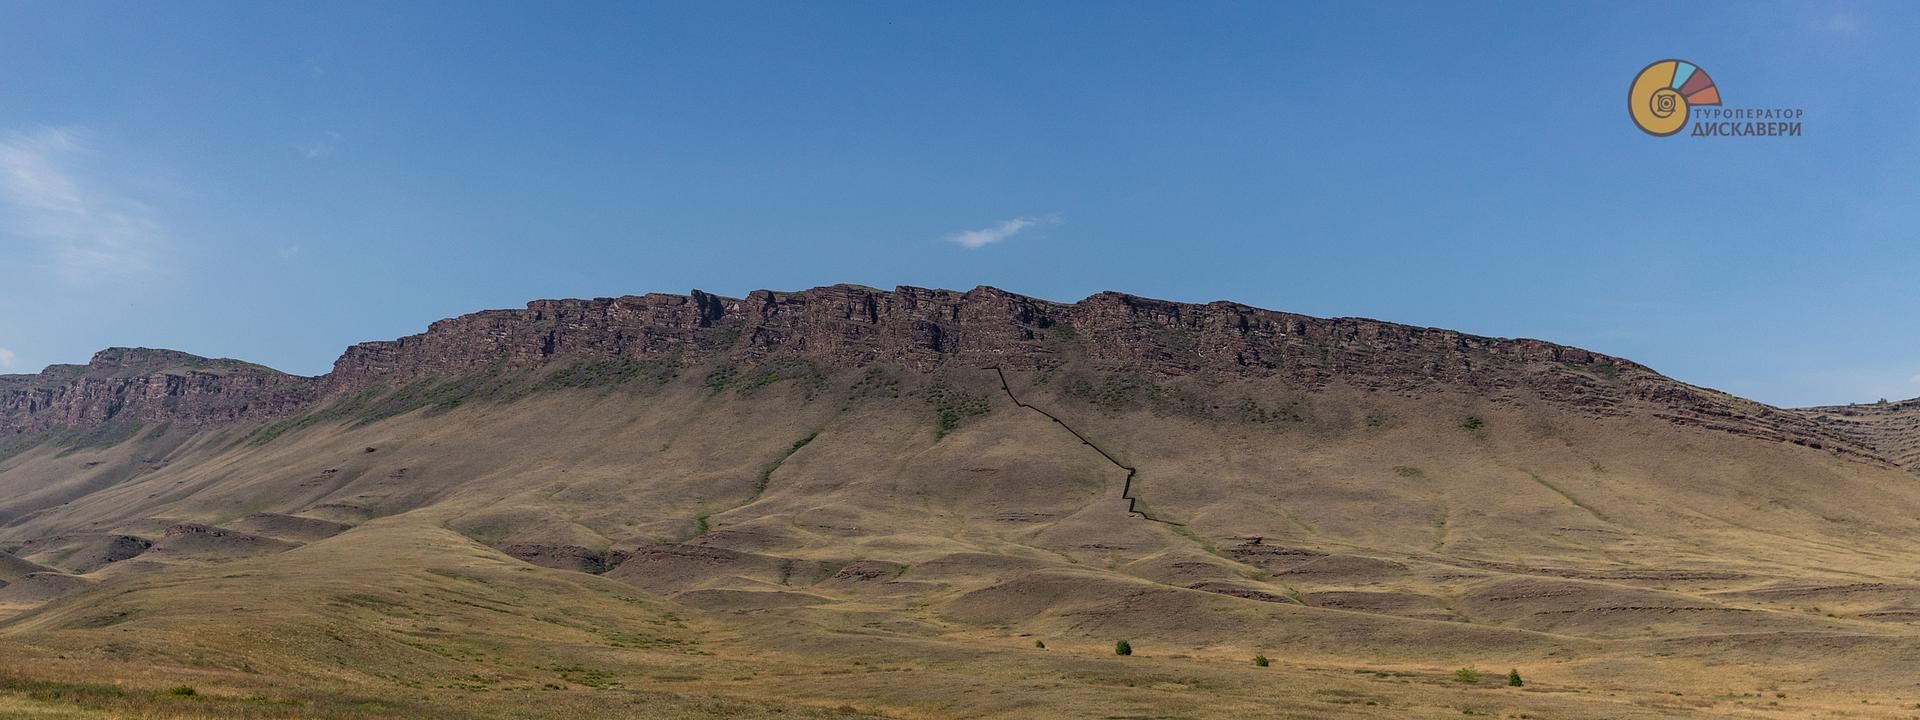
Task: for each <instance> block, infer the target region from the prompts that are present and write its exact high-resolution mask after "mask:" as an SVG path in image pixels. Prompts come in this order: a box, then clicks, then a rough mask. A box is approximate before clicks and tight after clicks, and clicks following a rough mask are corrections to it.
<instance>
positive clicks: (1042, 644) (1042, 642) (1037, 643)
mask: <svg viewBox="0 0 1920 720" xmlns="http://www.w3.org/2000/svg"><path fill="white" fill-rule="evenodd" d="M1033 646H1034V647H1037V648H1040V649H1041V650H1045V649H1047V641H1045V640H1035V641H1033Z"/></svg>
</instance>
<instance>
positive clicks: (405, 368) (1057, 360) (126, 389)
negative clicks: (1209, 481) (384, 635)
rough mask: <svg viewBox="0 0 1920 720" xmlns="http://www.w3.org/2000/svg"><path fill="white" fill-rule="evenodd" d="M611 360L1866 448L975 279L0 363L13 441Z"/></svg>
mask: <svg viewBox="0 0 1920 720" xmlns="http://www.w3.org/2000/svg"><path fill="white" fill-rule="evenodd" d="M600 358H625V359H628V360H632V361H636V362H651V363H662V364H675V365H682V366H693V365H718V364H722V363H731V364H740V365H754V364H759V363H763V362H767V361H769V360H790V359H802V360H807V361H811V362H814V363H817V364H820V365H823V366H827V367H838V368H858V367H865V366H872V365H891V366H898V367H905V368H911V369H915V370H921V371H931V370H934V369H937V368H940V367H943V366H956V367H969V368H979V367H986V366H992V365H998V366H1001V367H1005V368H1007V369H1010V370H1034V369H1043V368H1049V367H1054V366H1057V365H1060V364H1063V363H1065V362H1067V361H1068V360H1070V359H1072V360H1079V361H1083V362H1086V363H1089V364H1091V365H1092V366H1093V367H1095V368H1098V369H1101V370H1107V371H1115V372H1131V373H1139V374H1143V375H1147V376H1156V377H1173V376H1188V375H1200V376H1208V377H1218V378H1222V379H1225V378H1233V377H1251V378H1277V379H1282V380H1285V381H1287V382H1289V383H1292V384H1294V385H1297V386H1300V387H1303V388H1317V387H1321V386H1324V385H1326V384H1328V383H1331V382H1335V381H1338V382H1342V383H1347V384H1351V385H1355V386H1359V387H1364V388H1372V389H1378V390H1392V391H1418V390H1421V389H1424V388H1429V387H1433V386H1446V387H1450V388H1453V389H1457V390H1463V391H1467V392H1474V393H1478V394H1483V395H1488V396H1492V397H1495V398H1499V397H1503V396H1507V395H1511V394H1514V393H1519V392H1525V393H1530V394H1534V395H1537V396H1539V397H1542V398H1545V399H1547V400H1549V401H1553V402H1557V403H1562V404H1565V405H1566V406H1568V407H1570V408H1574V409H1576V410H1578V411H1581V412H1586V413H1591V414H1599V415H1610V414H1620V413H1624V412H1629V411H1631V408H1630V406H1641V407H1643V408H1644V409H1646V410H1648V411H1650V412H1653V413H1654V414H1656V415H1659V416H1660V417H1663V418H1666V419H1668V420H1670V421H1672V422H1675V423H1679V424H1687V425H1697V426H1704V427H1711V428H1715V429H1720V430H1725V431H1727V432H1734V433H1739V434H1744V435H1751V436H1755V437H1763V438H1769V439H1775V440H1781V441H1787V442H1795V443H1799V444H1803V445H1808V446H1812V447H1821V448H1828V449H1833V450H1835V451H1837V452H1843V453H1853V454H1861V455H1868V454H1871V452H1872V451H1870V450H1866V449H1863V448H1862V445H1863V443H1864V441H1863V440H1861V439H1860V438H1859V436H1857V435H1843V434H1840V433H1837V432H1836V431H1834V430H1832V429H1829V428H1825V427H1822V426H1821V425H1820V424H1818V423H1816V422H1814V420H1813V419H1811V418H1810V417H1807V416H1804V415H1801V414H1798V413H1795V412H1790V411H1783V410H1779V409H1777V408H1772V407H1769V406H1766V405H1762V404H1759V403H1754V402H1749V401H1746V400H1741V399H1739V398H1734V397H1731V396H1728V395H1725V394H1722V393H1717V392H1713V391H1710V390H1704V389H1701V388H1696V387H1693V386H1690V385H1686V384H1684V383H1680V382H1678V381H1674V380H1672V379H1669V378H1666V377H1663V376H1661V375H1659V374H1657V373H1654V372H1653V371H1651V370H1649V369H1647V368H1645V367H1642V366H1640V365H1637V364H1635V363H1632V362H1628V361H1626V360H1622V359H1619V358H1614V357H1609V356H1606V355H1601V354H1598V353H1593V352H1589V351H1586V350H1581V349H1578V348H1572V347H1566V346H1562V345H1555V344H1552V343H1547V342H1542V341H1539V340H1507V339H1498V338H1488V337H1480V336H1475V335H1467V334H1463V333H1458V332H1454V331H1451V330H1441V329H1434V328H1421V327H1412V326H1407V325H1396V324H1393V323H1386V322H1380V321H1376V320H1367V319H1360V318H1334V319H1323V318H1315V317H1308V316H1305V315H1296V314H1292V313H1284V312H1276V311H1271V310H1262V309H1259V308H1253V307H1248V306H1245V305H1239V304H1236V303H1230V302H1213V303H1207V304H1204V305H1195V304H1185V303H1175V302H1167V301H1162V300H1152V299H1147V298H1140V297H1135V296H1132V295H1125V294H1121V293H1113V292H1107V293H1100V294H1097V295H1094V296H1092V297H1089V298H1087V299H1085V300H1082V301H1080V302H1078V303H1073V304H1064V303H1055V302H1048V301H1045V300H1038V299H1034V298H1029V297H1025V296H1021V295H1016V294H1013V293H1009V292H1005V291H1002V290H998V289H994V288H989V287H979V288H975V289H973V290H970V291H967V292H956V291H951V290H929V289H924V288H914V287H899V288H896V289H894V290H892V291H884V290H877V289H873V288H866V287H859V286H852V285H836V286H832V287H821V288H814V289H811V290H805V291H801V292H775V291H769V290H759V291H755V292H752V293H749V294H748V295H747V297H745V298H739V299H736V298H727V297H721V296H717V295H712V294H708V293H703V292H699V291H694V292H693V293H691V294H689V295H668V294H650V295H644V296H628V297H619V298H601V299H594V300H539V301H535V302H532V303H528V305H527V307H526V309H524V310H487V311H483V312H478V313H473V314H470V315H464V316H461V317H457V318H452V319H449V320H442V321H439V322H436V323H433V324H432V325H431V326H430V327H429V328H428V329H427V331H426V332H425V333H422V334H419V335H413V336H409V337H405V338H401V339H398V340H391V341H382V342H370V343H362V344H360V345H355V346H353V347H351V348H348V349H347V351H346V352H345V353H344V354H343V355H341V356H340V358H339V360H337V361H336V362H335V363H334V368H333V371H332V372H330V373H328V374H326V375H323V376H321V377H318V378H300V377H295V376H290V375H285V374H282V373H278V372H275V371H272V370H269V369H266V368H261V367H258V366H254V365H249V364H246V363H241V362H237V361H231V360H206V359H203V358H197V357H194V356H191V355H186V354H184V353H174V352H170V351H157V350H121V349H116V350H108V351H104V352H102V353H101V354H100V355H98V356H95V358H94V360H93V362H92V363H90V364H89V365H87V366H85V367H75V366H54V367H51V368H48V369H47V371H46V372H44V373H41V374H40V375H38V376H6V377H0V433H3V434H0V437H4V436H5V435H12V434H20V433H33V432H39V431H44V430H48V429H52V428H58V427H89V426H94V425H99V424H101V423H105V422H108V421H110V420H113V419H115V418H119V417H133V418H136V419H139V420H142V421H152V422H176V423H185V424H189V425H208V424H217V423H224V422H235V421H250V420H260V419H267V418H272V417H277V416H281V415H286V414H289V413H292V412H295V411H297V410H299V409H300V408H303V407H306V406H308V405H310V404H312V403H314V402H317V401H320V400H324V399H326V398H328V397H334V396H338V395H343V394H348V393H357V392H361V391H365V390H369V389H375V388H383V387H384V388H393V387H398V386H400V385H404V384H406V383H410V382H415V381H419V380H424V379H433V378H452V377H457V376H460V375H465V374H470V373H476V372H492V371H516V370H519V371H526V370H533V369H537V368H540V367H543V366H546V365H548V364H551V363H556V362H561V361H568V362H577V361H579V360H590V359H600Z"/></svg>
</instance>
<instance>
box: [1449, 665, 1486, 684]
mask: <svg viewBox="0 0 1920 720" xmlns="http://www.w3.org/2000/svg"><path fill="white" fill-rule="evenodd" d="M1453 679H1455V680H1459V681H1460V682H1463V683H1467V684H1469V685H1472V684H1474V683H1477V682H1480V671H1479V670H1475V669H1473V668H1460V669H1459V670H1455V671H1453Z"/></svg>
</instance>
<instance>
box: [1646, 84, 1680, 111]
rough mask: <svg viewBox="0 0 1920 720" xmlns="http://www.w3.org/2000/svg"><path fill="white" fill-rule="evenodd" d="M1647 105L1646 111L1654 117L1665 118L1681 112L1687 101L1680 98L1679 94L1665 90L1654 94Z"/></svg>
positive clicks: (1671, 90) (1668, 89)
mask: <svg viewBox="0 0 1920 720" xmlns="http://www.w3.org/2000/svg"><path fill="white" fill-rule="evenodd" d="M1648 104H1649V107H1648V108H1647V109H1648V110H1649V111H1651V112H1652V113H1653V116H1654V117H1657V118H1667V117H1673V114H1674V113H1677V112H1681V111H1682V110H1683V109H1684V108H1685V107H1686V104H1687V101H1686V100H1682V99H1681V98H1680V93H1679V92H1677V91H1675V90H1673V89H1672V88H1665V89H1662V90H1661V91H1659V92H1656V93H1654V94H1653V98H1652V99H1651V100H1650V101H1649V103H1648Z"/></svg>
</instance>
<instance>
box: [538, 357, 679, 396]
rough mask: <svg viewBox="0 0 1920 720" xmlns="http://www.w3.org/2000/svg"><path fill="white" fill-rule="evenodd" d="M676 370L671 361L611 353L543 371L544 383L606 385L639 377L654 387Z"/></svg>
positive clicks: (574, 385)
mask: <svg viewBox="0 0 1920 720" xmlns="http://www.w3.org/2000/svg"><path fill="white" fill-rule="evenodd" d="M679 374H680V366H679V365H678V364H675V363H643V362H636V361H634V360H631V359H629V358H624V357H612V358H601V359H597V360H582V361H580V362H576V363H573V364H571V365H568V366H566V367H563V368H560V369H559V370H555V371H553V372H551V373H548V374H547V379H546V384H547V385H548V386H550V387H567V388H608V387H619V386H621V385H626V384H628V383H631V382H635V381H639V382H641V383H643V384H644V385H646V386H650V387H658V386H660V385H665V384H667V383H668V382H670V381H672V380H673V379H674V378H675V377H676V376H678V375H679Z"/></svg>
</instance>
